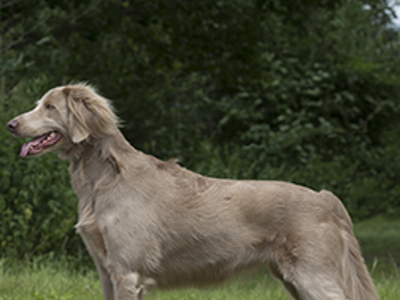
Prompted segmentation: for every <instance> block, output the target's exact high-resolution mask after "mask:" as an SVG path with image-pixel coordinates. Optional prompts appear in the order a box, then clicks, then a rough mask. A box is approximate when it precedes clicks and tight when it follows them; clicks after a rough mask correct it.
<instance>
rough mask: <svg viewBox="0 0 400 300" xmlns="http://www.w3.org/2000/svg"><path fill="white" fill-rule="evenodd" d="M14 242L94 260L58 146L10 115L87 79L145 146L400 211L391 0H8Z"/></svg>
mask: <svg viewBox="0 0 400 300" xmlns="http://www.w3.org/2000/svg"><path fill="white" fill-rule="evenodd" d="M0 9H1V11H0V18H1V19H0V29H1V37H0V54H1V56H0V111H1V113H0V123H1V124H2V126H0V256H3V257H14V258H22V257H24V256H28V257H32V256H34V255H39V254H40V255H42V254H49V253H53V255H59V254H71V255H72V256H74V257H78V258H79V259H80V260H84V259H85V257H86V254H85V253H86V252H85V250H84V248H83V246H82V244H81V241H80V239H79V237H77V236H76V235H75V234H74V232H73V224H74V223H75V221H76V201H77V200H76V198H75V196H74V194H73V192H72V190H71V188H70V185H69V177H68V174H67V168H66V167H67V163H66V162H62V161H60V160H59V159H58V158H57V157H56V155H51V154H50V155H46V156H45V157H41V158H39V159H36V160H30V159H21V158H19V157H18V153H19V149H20V146H21V144H22V141H21V140H18V139H15V138H13V137H12V136H11V135H10V134H9V133H8V132H7V130H6V128H5V123H6V122H7V121H8V120H9V119H11V118H12V117H13V116H15V115H17V114H19V113H20V112H22V111H25V110H27V109H30V108H32V106H33V105H34V102H35V101H36V99H38V98H39V97H41V95H42V94H43V93H44V92H46V91H47V90H48V89H49V88H52V87H54V86H58V85H63V84H67V83H70V82H77V81H88V82H89V83H91V84H93V85H94V86H96V87H98V88H99V90H100V91H101V92H102V94H103V95H104V96H106V97H107V98H109V99H112V100H113V102H114V104H115V106H116V108H117V111H118V114H119V115H120V116H121V118H122V119H123V120H124V121H125V126H124V128H123V132H124V134H125V135H126V137H127V138H128V139H129V140H130V142H131V143H132V144H133V145H134V146H135V147H137V148H138V149H140V150H143V151H144V152H147V153H152V154H154V155H156V156H157V157H159V158H161V159H168V158H170V157H178V158H179V160H180V162H181V164H182V165H183V166H185V167H187V168H190V169H193V170H196V171H198V172H201V173H202V174H205V175H209V176H218V177H230V178H253V179H279V180H287V181H291V182H295V183H299V184H303V185H306V186H310V187H312V188H314V189H317V190H319V189H322V188H325V189H329V190H332V191H334V192H335V193H336V194H337V195H338V196H339V197H340V198H341V199H342V200H343V202H344V203H345V205H346V206H347V208H348V209H349V211H350V213H351V214H352V216H353V218H354V219H355V220H361V219H366V218H369V217H372V216H375V215H385V216H389V217H399V216H400V201H399V199H400V185H398V182H399V179H400V178H399V176H400V172H399V171H400V155H399V141H400V131H399V130H398V128H399V126H400V118H399V113H400V112H399V110H400V57H399V34H398V28H396V27H394V26H393V25H392V24H391V17H392V11H391V10H390V9H389V8H388V4H387V2H386V1H385V0H375V1H374V0H370V1H357V0H351V1H348V0H346V1H345V0H332V1H331V0H324V1H315V0H292V1H274V0H252V1H249V0H218V1H215V0H213V1H211V0H202V1H185V0H168V1H162V0H153V1H145V0H132V1H120V0H108V1H106V0H79V1H78V0H69V1H63V0H52V1H50V0H24V1H18V0H17V1H15V0H6V1H1V2H0Z"/></svg>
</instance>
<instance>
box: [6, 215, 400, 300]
mask: <svg viewBox="0 0 400 300" xmlns="http://www.w3.org/2000/svg"><path fill="white" fill-rule="evenodd" d="M355 232H356V235H357V237H358V238H359V240H360V243H361V245H362V248H363V252H364V256H365V257H366V258H367V261H368V266H369V269H370V272H371V274H372V276H373V279H374V281H375V284H376V287H377V290H378V293H379V295H380V296H381V299H382V300H398V299H399V295H400V271H399V268H398V266H399V263H400V221H388V220H385V219H382V218H375V219H374V220H369V221H365V222H362V223H359V224H356V226H355ZM28 299H29V300H31V299H33V300H72V299H74V300H95V299H96V300H98V299H103V298H102V293H101V286H100V282H99V280H98V278H97V274H96V273H95V271H93V270H89V271H84V272H78V271H73V270H69V267H68V264H67V263H65V262H49V261H47V260H40V259H37V260H35V261H33V262H29V263H23V262H19V263H15V262H11V263H10V262H9V261H8V260H6V259H3V260H1V261H0V300H28ZM146 299H149V300H161V299H164V300H165V299H167V300H172V299H197V300H206V299H207V300H210V299H211V300H225V299H226V300H228V299H232V300H244V299H248V300H256V299H265V300H269V299H271V300H288V299H290V298H289V297H288V296H287V294H286V292H284V290H283V289H282V288H281V286H280V284H279V283H278V282H276V281H275V280H274V279H273V278H272V277H271V276H270V275H269V273H268V272H266V271H264V270H260V271H257V272H255V273H252V274H251V275H250V276H246V277H239V278H237V279H235V280H233V281H231V282H229V283H227V284H225V285H223V286H222V287H220V288H217V289H209V290H197V289H185V290H177V291H150V292H149V294H148V296H147V298H146Z"/></svg>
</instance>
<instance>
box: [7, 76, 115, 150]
mask: <svg viewBox="0 0 400 300" xmlns="http://www.w3.org/2000/svg"><path fill="white" fill-rule="evenodd" d="M7 126H8V129H9V130H10V132H11V133H12V134H13V135H15V136H17V137H30V138H34V139H33V140H32V141H30V142H28V143H26V144H24V145H23V146H22V149H21V153H20V155H21V156H22V157H25V156H39V155H42V154H44V153H46V152H50V151H54V150H65V151H66V150H68V149H70V148H71V147H73V146H75V145H78V144H80V143H82V142H83V141H85V140H87V139H88V138H89V137H93V138H101V137H104V136H107V135H111V134H114V133H115V132H116V131H117V130H118V119H117V117H116V115H115V114H114V112H113V109H112V106H111V105H110V103H109V101H108V100H107V99H105V98H103V97H101V96H100V95H98V94H97V93H96V92H95V90H94V89H93V88H91V87H90V86H87V85H84V84H74V85H67V86H62V87H57V88H54V89H51V90H50V91H48V92H47V93H46V94H45V95H44V96H43V97H42V98H41V99H40V100H39V101H37V104H36V107H35V108H34V109H33V110H31V111H29V112H27V113H24V114H22V115H19V116H17V117H16V118H14V119H12V120H11V121H10V122H8V123H7Z"/></svg>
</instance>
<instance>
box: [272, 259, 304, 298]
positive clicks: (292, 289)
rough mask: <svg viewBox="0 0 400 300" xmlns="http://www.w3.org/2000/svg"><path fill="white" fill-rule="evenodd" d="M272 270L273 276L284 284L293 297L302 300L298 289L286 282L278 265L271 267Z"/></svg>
mask: <svg viewBox="0 0 400 300" xmlns="http://www.w3.org/2000/svg"><path fill="white" fill-rule="evenodd" d="M270 269H271V272H272V274H273V275H274V276H275V277H276V278H278V279H279V280H280V281H281V282H282V283H283V285H284V286H285V288H286V289H287V290H288V292H289V293H290V294H291V295H292V296H293V298H294V299H296V300H301V298H300V295H299V293H298V292H297V289H296V287H295V286H294V285H293V284H292V283H291V282H289V281H287V280H285V278H284V277H283V275H282V274H281V272H280V271H279V268H278V267H277V265H275V264H273V265H271V266H270Z"/></svg>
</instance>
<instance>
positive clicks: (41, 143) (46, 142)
mask: <svg viewBox="0 0 400 300" xmlns="http://www.w3.org/2000/svg"><path fill="white" fill-rule="evenodd" d="M61 139H62V134H61V133H59V132H57V131H51V132H48V133H45V134H43V135H41V136H39V137H37V138H35V139H34V140H33V141H30V142H29V143H26V144H23V145H22V148H21V153H20V154H19V155H20V156H21V157H25V156H29V155H38V154H41V153H43V151H44V150H45V149H47V148H49V147H51V146H54V145H55V144H57V143H58V142H59V141H60V140H61Z"/></svg>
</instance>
